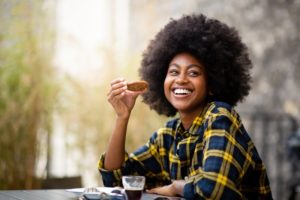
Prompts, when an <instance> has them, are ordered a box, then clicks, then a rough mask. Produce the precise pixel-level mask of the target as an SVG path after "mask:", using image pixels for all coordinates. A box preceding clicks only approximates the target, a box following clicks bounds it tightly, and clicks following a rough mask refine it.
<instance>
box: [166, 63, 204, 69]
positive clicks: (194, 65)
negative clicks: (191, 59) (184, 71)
mask: <svg viewBox="0 0 300 200" xmlns="http://www.w3.org/2000/svg"><path fill="white" fill-rule="evenodd" d="M171 66H175V67H177V68H179V67H180V66H179V65H178V64H176V63H171V64H170V65H169V67H171ZM192 67H198V68H200V69H202V70H203V69H204V67H203V66H202V65H198V64H190V65H188V66H187V68H192Z"/></svg>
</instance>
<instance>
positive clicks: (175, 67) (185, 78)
mask: <svg viewBox="0 0 300 200" xmlns="http://www.w3.org/2000/svg"><path fill="white" fill-rule="evenodd" d="M164 92H165V96H166V98H167V100H168V101H169V102H170V103H171V104H172V105H173V107H174V108H175V109H177V111H178V112H179V114H194V115H198V114H199V112H201V110H202V109H203V107H204V104H205V103H206V96H207V93H208V92H207V78H206V73H205V69H204V66H203V65H202V64H201V63H200V62H199V61H198V60H197V59H196V58H195V57H193V56H192V55H191V54H189V53H180V54H177V55H176V56H175V57H174V58H173V59H172V60H171V62H170V63H169V68H168V71H167V75H166V78H165V82H164Z"/></svg>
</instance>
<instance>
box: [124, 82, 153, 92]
mask: <svg viewBox="0 0 300 200" xmlns="http://www.w3.org/2000/svg"><path fill="white" fill-rule="evenodd" d="M147 88H148V83H147V82H146V81H134V82H131V83H128V84H127V89H128V90H130V91H143V90H145V89H147Z"/></svg>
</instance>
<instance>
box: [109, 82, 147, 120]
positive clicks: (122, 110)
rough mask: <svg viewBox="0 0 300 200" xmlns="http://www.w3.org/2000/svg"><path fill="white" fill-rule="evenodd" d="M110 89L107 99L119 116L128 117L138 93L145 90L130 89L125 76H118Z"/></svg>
mask: <svg viewBox="0 0 300 200" xmlns="http://www.w3.org/2000/svg"><path fill="white" fill-rule="evenodd" d="M110 85H111V88H110V91H109V92H108V94H107V99H108V101H109V102H110V104H111V105H112V106H113V108H114V109H115V111H116V113H117V116H118V117H121V118H128V117H129V115H130V113H131V110H132V109H133V107H134V104H135V102H136V99H137V97H138V95H140V94H142V93H143V92H145V91H129V90H128V89H127V81H126V80H125V79H124V78H118V79H115V80H113V81H112V82H111V84H110Z"/></svg>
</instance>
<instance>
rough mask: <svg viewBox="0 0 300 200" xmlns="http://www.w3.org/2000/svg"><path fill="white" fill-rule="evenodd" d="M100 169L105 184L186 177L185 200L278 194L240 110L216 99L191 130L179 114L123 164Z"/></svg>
mask: <svg viewBox="0 0 300 200" xmlns="http://www.w3.org/2000/svg"><path fill="white" fill-rule="evenodd" d="M104 159H105V154H102V155H101V157H100V160H99V162H98V169H99V171H100V173H101V175H102V179H103V183H104V185H105V186H121V185H122V183H121V177H122V175H129V174H131V175H143V176H146V188H152V187H156V186H162V185H166V184H170V183H171V181H172V180H180V179H186V181H187V183H186V184H185V186H184V197H185V198H186V199H228V200H233V199H273V198H272V194H271V190H270V186H269V180H268V177H267V172H266V168H265V166H264V164H263V162H262V160H261V158H260V156H259V154H258V152H257V150H256V148H255V146H254V144H253V142H252V141H251V139H250V137H249V135H248V134H247V132H246V130H245V129H244V127H243V125H242V123H241V120H240V118H239V116H238V114H237V113H236V112H235V111H234V109H233V108H232V107H231V106H230V105H228V104H226V103H223V102H211V103H209V104H208V105H207V106H206V108H205V109H204V111H203V112H202V113H201V114H200V115H199V116H198V117H196V118H195V120H194V121H193V124H192V125H191V127H190V128H189V129H188V130H184V129H183V127H182V125H181V122H180V120H179V119H173V120H171V121H169V122H167V123H166V126H165V127H163V128H160V129H159V130H158V131H157V132H155V133H154V134H153V135H152V137H151V138H150V139H149V141H148V142H147V144H145V145H144V146H142V147H141V148H139V149H138V150H137V151H135V152H134V153H132V154H130V155H128V154H127V153H126V155H125V161H124V163H123V165H122V167H121V168H120V169H116V170H113V171H108V170H105V169H104Z"/></svg>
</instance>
